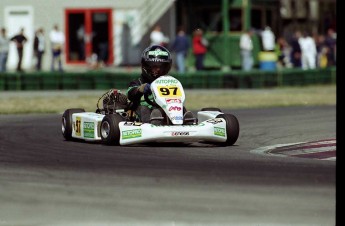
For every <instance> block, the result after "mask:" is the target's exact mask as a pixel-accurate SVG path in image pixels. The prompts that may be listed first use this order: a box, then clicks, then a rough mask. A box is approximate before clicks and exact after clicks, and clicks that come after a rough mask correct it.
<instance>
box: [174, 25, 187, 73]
mask: <svg viewBox="0 0 345 226" xmlns="http://www.w3.org/2000/svg"><path fill="white" fill-rule="evenodd" d="M189 46H190V44H189V40H188V38H187V36H186V32H185V31H184V30H183V28H180V29H179V30H178V32H177V36H176V38H175V40H174V42H173V44H172V46H171V50H172V51H174V52H175V53H176V66H177V70H178V72H180V73H184V72H185V70H186V67H185V60H186V56H187V53H188V50H189Z"/></svg>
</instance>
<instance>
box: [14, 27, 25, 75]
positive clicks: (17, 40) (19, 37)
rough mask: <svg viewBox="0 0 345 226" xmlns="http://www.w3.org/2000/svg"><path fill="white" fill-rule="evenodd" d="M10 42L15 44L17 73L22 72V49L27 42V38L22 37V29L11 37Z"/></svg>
mask: <svg viewBox="0 0 345 226" xmlns="http://www.w3.org/2000/svg"><path fill="white" fill-rule="evenodd" d="M11 41H13V42H15V44H16V47H17V52H18V64H17V71H19V72H22V71H23V70H22V60H23V49H24V44H25V43H26V42H27V38H26V37H25V35H24V28H21V29H20V32H19V34H17V35H15V36H13V37H12V38H11Z"/></svg>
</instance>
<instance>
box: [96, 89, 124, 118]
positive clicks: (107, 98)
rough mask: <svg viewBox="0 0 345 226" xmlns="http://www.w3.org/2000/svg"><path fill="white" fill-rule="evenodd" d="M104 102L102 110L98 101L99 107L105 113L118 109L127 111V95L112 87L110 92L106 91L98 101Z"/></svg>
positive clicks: (114, 111) (111, 112)
mask: <svg viewBox="0 0 345 226" xmlns="http://www.w3.org/2000/svg"><path fill="white" fill-rule="evenodd" d="M101 99H103V100H102V102H103V109H102V110H100V109H99V107H98V103H97V108H98V110H100V112H102V113H103V114H113V113H116V112H118V111H121V110H122V111H126V110H127V107H128V99H127V96H126V95H125V94H123V93H121V92H120V90H117V89H110V90H109V91H108V92H106V93H104V94H103V95H102V96H101V98H100V99H99V100H98V102H99V101H100V100H101Z"/></svg>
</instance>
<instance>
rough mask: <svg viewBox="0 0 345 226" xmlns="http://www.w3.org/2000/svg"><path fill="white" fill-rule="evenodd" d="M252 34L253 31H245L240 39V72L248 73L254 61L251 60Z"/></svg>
mask: <svg viewBox="0 0 345 226" xmlns="http://www.w3.org/2000/svg"><path fill="white" fill-rule="evenodd" d="M253 34H254V30H253V29H249V30H247V31H246V32H245V33H243V34H242V35H241V37H240V49H241V57H242V61H241V65H242V70H244V71H249V70H251V69H252V68H253V65H254V59H253V41H252V36H253Z"/></svg>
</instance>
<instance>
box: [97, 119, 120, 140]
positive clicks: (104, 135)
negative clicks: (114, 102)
mask: <svg viewBox="0 0 345 226" xmlns="http://www.w3.org/2000/svg"><path fill="white" fill-rule="evenodd" d="M122 121H124V118H123V117H122V116H121V115H118V114H111V115H106V116H104V118H103V119H102V122H101V128H100V130H101V131H100V133H101V139H102V143H103V144H106V145H119V144H120V128H119V123H120V122H122Z"/></svg>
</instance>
